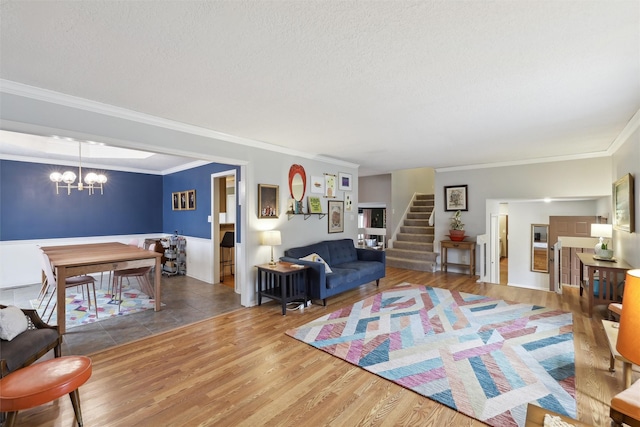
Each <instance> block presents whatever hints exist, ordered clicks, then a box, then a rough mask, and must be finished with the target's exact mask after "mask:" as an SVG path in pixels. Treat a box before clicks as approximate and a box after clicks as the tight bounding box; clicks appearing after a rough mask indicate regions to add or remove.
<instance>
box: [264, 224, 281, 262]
mask: <svg viewBox="0 0 640 427" xmlns="http://www.w3.org/2000/svg"><path fill="white" fill-rule="evenodd" d="M262 244H263V245H265V246H271V262H269V266H270V267H275V266H276V262H275V261H274V260H273V247H274V246H280V245H281V244H282V236H281V235H280V231H278V230H269V231H265V232H264V233H262Z"/></svg>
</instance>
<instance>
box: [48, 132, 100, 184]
mask: <svg viewBox="0 0 640 427" xmlns="http://www.w3.org/2000/svg"><path fill="white" fill-rule="evenodd" d="M65 139H67V140H68V141H73V139H71V138H65ZM78 157H79V159H80V163H79V166H78V183H77V184H74V182H75V180H76V174H75V173H74V172H72V171H66V172H64V173H60V172H54V173H52V174H51V175H49V179H51V181H53V182H55V183H56V194H60V191H59V190H60V183H61V182H63V183H64V184H65V185H66V187H67V194H69V195H70V194H71V189H72V188H77V189H78V191H83V190H88V191H89V195H92V194H93V193H94V192H95V190H100V194H104V193H103V184H104V183H106V182H107V177H106V176H105V175H104V174H97V173H95V172H89V173H88V174H87V175H86V176H85V177H84V183H83V182H82V142H81V141H78ZM85 184H86V185H85Z"/></svg>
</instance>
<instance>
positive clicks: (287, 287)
mask: <svg viewBox="0 0 640 427" xmlns="http://www.w3.org/2000/svg"><path fill="white" fill-rule="evenodd" d="M293 265H294V264H291V263H288V262H278V263H277V264H276V265H275V266H271V265H269V264H263V265H257V266H256V267H257V268H258V305H262V297H263V296H264V297H267V298H271V299H274V300H276V301H280V303H281V304H282V315H283V316H285V315H286V314H287V304H288V303H290V302H291V301H295V300H300V299H301V300H302V301H304V306H305V307H306V306H307V294H308V292H307V287H308V283H307V270H308V269H309V267H308V266H306V265H305V266H301V267H293Z"/></svg>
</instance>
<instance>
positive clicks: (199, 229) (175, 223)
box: [162, 163, 241, 239]
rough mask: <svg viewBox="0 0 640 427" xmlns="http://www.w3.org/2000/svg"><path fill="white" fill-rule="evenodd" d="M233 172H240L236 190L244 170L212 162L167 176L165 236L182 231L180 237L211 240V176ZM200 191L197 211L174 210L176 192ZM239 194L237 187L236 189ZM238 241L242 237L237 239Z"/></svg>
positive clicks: (237, 220) (238, 233)
mask: <svg viewBox="0 0 640 427" xmlns="http://www.w3.org/2000/svg"><path fill="white" fill-rule="evenodd" d="M231 169H235V170H236V187H237V182H238V181H239V180H240V168H239V167H236V166H230V165H224V164H220V163H210V164H207V165H204V166H199V167H196V168H193V169H188V170H185V171H181V172H176V173H173V174H170V175H165V176H164V177H163V188H164V190H163V192H164V197H163V206H164V208H163V210H162V212H163V218H164V219H163V229H164V232H165V233H174V232H175V231H177V232H178V234H180V235H185V236H194V237H201V238H203V239H210V238H211V224H210V223H209V221H208V217H209V215H210V214H211V175H212V174H214V173H218V172H224V171H228V170H231ZM189 190H196V209H195V210H193V211H189V210H187V211H182V210H176V211H174V210H173V206H172V202H173V201H172V197H171V195H172V194H173V193H174V192H181V191H189ZM236 194H238V192H237V188H236ZM239 218H240V208H239V207H236V236H239V235H240V234H241V233H240V230H239V225H240V221H239ZM236 239H238V238H236Z"/></svg>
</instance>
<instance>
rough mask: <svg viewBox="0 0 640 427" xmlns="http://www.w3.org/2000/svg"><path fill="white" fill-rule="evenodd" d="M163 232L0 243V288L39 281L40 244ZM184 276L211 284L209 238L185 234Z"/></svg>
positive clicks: (117, 239) (141, 238)
mask: <svg viewBox="0 0 640 427" xmlns="http://www.w3.org/2000/svg"><path fill="white" fill-rule="evenodd" d="M166 236H168V235H166V234H144V235H141V234H136V235H125V236H99V237H81V238H71V239H44V240H42V239H39V240H13V241H7V242H0V289H2V288H13V287H17V286H25V285H33V284H35V283H40V281H41V277H42V273H41V272H42V268H41V264H40V252H39V251H38V247H39V246H58V245H78V244H85V243H104V242H121V243H125V244H126V243H129V242H130V241H131V240H132V239H138V240H139V241H141V242H142V241H144V239H157V238H162V237H166ZM186 239H187V276H189V277H193V278H195V279H198V280H202V281H204V282H207V283H213V265H212V263H213V245H212V243H211V240H210V239H201V238H196V237H186Z"/></svg>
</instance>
